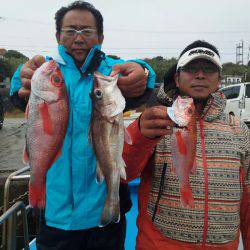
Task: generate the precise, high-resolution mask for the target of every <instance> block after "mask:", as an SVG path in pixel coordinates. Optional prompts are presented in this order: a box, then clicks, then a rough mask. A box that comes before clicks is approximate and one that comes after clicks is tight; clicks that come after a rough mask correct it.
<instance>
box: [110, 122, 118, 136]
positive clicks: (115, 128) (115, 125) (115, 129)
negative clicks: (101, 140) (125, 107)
mask: <svg viewBox="0 0 250 250" xmlns="http://www.w3.org/2000/svg"><path fill="white" fill-rule="evenodd" d="M112 123H113V126H112V128H111V131H110V134H111V135H117V134H118V133H119V122H118V121H117V120H115V119H114V120H113V122H112Z"/></svg>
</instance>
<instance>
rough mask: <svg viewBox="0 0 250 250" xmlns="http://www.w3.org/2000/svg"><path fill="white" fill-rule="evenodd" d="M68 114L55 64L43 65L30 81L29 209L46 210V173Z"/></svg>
mask: <svg viewBox="0 0 250 250" xmlns="http://www.w3.org/2000/svg"><path fill="white" fill-rule="evenodd" d="M68 113H69V105H68V97H67V92H66V87H65V83H64V80H63V77H62V74H61V72H60V69H59V67H58V65H57V63H56V62H55V61H49V62H47V63H44V64H43V65H42V66H41V67H40V68H39V69H38V70H36V71H35V73H34V76H33V77H32V79H31V94H30V99H29V103H28V106H27V110H26V116H27V132H26V149H25V152H24V161H25V162H27V163H28V164H29V165H30V168H31V178H30V183H29V200H30V205H31V206H32V207H37V208H44V207H45V202H46V201H45V197H46V173H47V171H48V169H49V168H50V167H51V165H52V164H53V162H54V161H55V160H56V158H57V157H58V156H59V154H60V150H61V148H62V144H63V140H64V137H65V134H66V131H67V126H68Z"/></svg>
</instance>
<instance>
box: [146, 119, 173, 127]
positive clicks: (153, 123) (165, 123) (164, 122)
mask: <svg viewBox="0 0 250 250" xmlns="http://www.w3.org/2000/svg"><path fill="white" fill-rule="evenodd" d="M171 125H172V122H171V121H169V120H168V119H166V118H165V119H155V120H146V121H144V122H143V124H142V127H145V128H146V129H157V128H159V129H167V128H168V127H171Z"/></svg>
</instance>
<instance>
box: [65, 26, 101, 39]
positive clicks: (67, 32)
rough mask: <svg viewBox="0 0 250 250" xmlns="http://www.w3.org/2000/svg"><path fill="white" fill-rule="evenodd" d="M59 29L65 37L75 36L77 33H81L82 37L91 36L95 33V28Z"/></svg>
mask: <svg viewBox="0 0 250 250" xmlns="http://www.w3.org/2000/svg"><path fill="white" fill-rule="evenodd" d="M61 31H62V32H63V33H64V34H65V36H67V37H76V36H77V35H82V36H84V37H92V36H94V35H95V34H96V30H95V29H90V28H86V29H82V30H75V29H61Z"/></svg>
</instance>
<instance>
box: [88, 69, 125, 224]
mask: <svg viewBox="0 0 250 250" xmlns="http://www.w3.org/2000/svg"><path fill="white" fill-rule="evenodd" d="M94 77H95V83H94V89H93V93H92V100H93V112H92V120H91V126H90V135H91V140H92V143H93V148H94V152H95V155H96V159H97V167H96V179H97V182H98V183H100V182H102V181H103V179H105V181H106V184H107V198H106V201H105V205H104V208H103V212H102V215H101V219H100V224H99V226H105V225H107V224H108V223H110V222H119V219H120V201H119V186H120V177H122V178H123V179H126V173H125V168H124V166H125V164H124V161H123V159H122V151H123V143H124V123H123V110H124V108H125V99H124V97H123V96H122V94H121V91H120V89H119V88H118V86H117V79H118V76H116V77H109V76H103V75H101V74H100V73H98V72H95V74H94Z"/></svg>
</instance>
